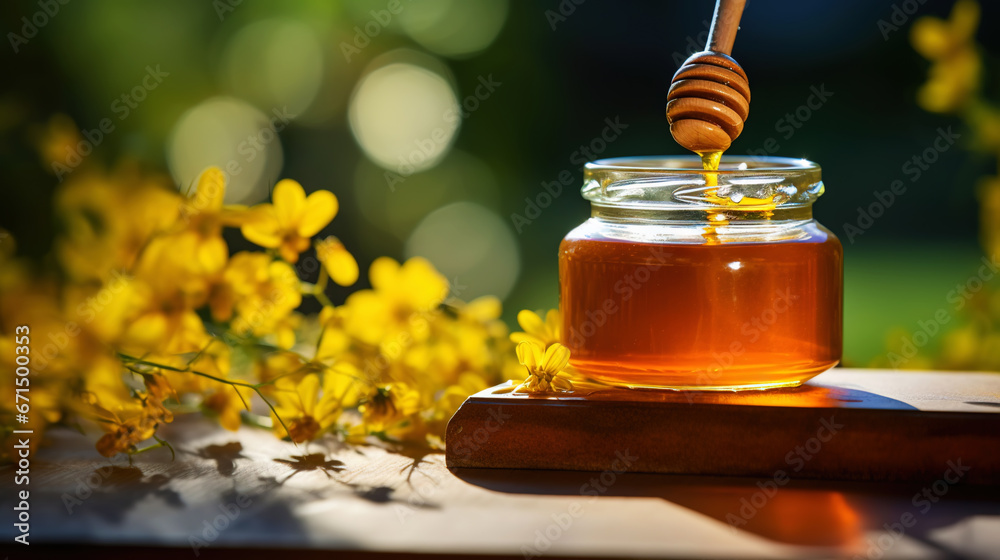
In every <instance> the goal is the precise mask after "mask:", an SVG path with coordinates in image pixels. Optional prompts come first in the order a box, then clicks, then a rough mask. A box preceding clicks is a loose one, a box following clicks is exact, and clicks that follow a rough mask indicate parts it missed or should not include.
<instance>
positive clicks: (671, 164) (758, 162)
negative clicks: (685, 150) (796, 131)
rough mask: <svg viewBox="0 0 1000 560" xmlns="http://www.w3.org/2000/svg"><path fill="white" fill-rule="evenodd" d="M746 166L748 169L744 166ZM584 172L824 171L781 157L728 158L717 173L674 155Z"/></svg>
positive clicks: (595, 164)
mask: <svg viewBox="0 0 1000 560" xmlns="http://www.w3.org/2000/svg"><path fill="white" fill-rule="evenodd" d="M741 165H745V167H741ZM584 169H586V170H590V171H602V170H606V171H646V172H652V173H655V172H660V173H681V174H683V173H691V174H695V175H701V174H704V173H720V174H727V173H745V172H747V171H776V172H781V171H785V172H790V173H801V172H803V171H816V172H820V171H821V168H820V166H819V164H817V163H816V162H814V161H810V160H808V159H805V158H790V157H779V156H738V155H724V156H722V159H721V161H720V162H719V169H718V170H717V171H710V172H709V171H705V170H704V168H702V163H701V158H700V157H698V156H694V155H680V156H677V155H674V156H627V157H616V158H604V159H598V160H594V161H590V162H587V163H586V165H584Z"/></svg>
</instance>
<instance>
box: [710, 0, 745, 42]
mask: <svg viewBox="0 0 1000 560" xmlns="http://www.w3.org/2000/svg"><path fill="white" fill-rule="evenodd" d="M746 3H747V0H719V1H718V2H716V3H715V15H714V16H712V27H711V29H709V31H708V45H707V46H706V47H705V50H709V51H715V52H718V53H722V54H732V53H733V43H734V42H736V32H737V31H739V29H740V18H741V17H742V16H743V7H744V6H746Z"/></svg>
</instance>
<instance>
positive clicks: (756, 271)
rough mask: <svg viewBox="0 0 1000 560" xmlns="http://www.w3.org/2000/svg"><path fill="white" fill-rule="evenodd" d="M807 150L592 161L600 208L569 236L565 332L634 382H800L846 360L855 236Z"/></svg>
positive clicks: (598, 368)
mask: <svg viewBox="0 0 1000 560" xmlns="http://www.w3.org/2000/svg"><path fill="white" fill-rule="evenodd" d="M823 190H824V187H823V182H822V180H821V178H820V167H819V166H818V165H816V164H815V163H813V162H811V161H807V160H803V159H789V158H776V157H765V158H761V157H752V158H751V157H747V158H742V157H738V156H727V157H723V159H722V163H721V164H720V166H719V170H718V171H715V172H709V171H705V170H703V169H702V164H701V160H700V159H699V158H696V157H693V156H692V157H668V158H659V157H656V158H653V157H651V158H616V159H604V160H599V161H595V162H591V163H588V164H587V165H586V166H585V171H584V186H583V190H582V192H583V197H584V198H586V199H588V200H590V203H591V209H592V213H591V218H590V219H588V220H587V221H586V222H584V223H583V224H581V225H580V226H579V227H577V228H576V229H574V230H573V231H571V232H570V233H569V234H568V235H567V236H566V238H565V239H563V241H562V244H561V245H560V248H559V283H560V308H561V310H562V317H563V334H562V338H563V342H564V344H565V345H566V346H567V347H569V349H570V351H571V353H572V357H571V359H570V363H571V364H572V365H573V366H574V367H575V368H576V369H577V370H578V371H579V372H580V373H582V374H583V375H585V376H587V377H590V378H593V379H596V380H599V381H603V382H605V383H611V384H614V385H622V386H628V387H653V388H669V389H688V390H736V389H765V388H772V387H791V386H796V385H800V384H801V383H803V382H804V381H806V380H807V379H809V378H811V377H813V376H815V375H818V374H820V373H822V372H824V371H826V370H828V369H829V368H831V367H833V366H835V365H836V364H837V363H838V362H839V361H840V355H841V346H842V328H843V325H842V321H843V319H842V315H843V313H842V309H843V248H842V246H841V244H840V241H839V240H838V239H837V238H836V236H834V234H833V233H832V232H831V231H830V230H828V229H826V228H825V227H823V226H822V225H820V224H819V223H817V222H816V221H815V220H814V219H813V217H812V204H813V202H814V201H815V200H816V198H817V197H819V196H820V195H821V194H823Z"/></svg>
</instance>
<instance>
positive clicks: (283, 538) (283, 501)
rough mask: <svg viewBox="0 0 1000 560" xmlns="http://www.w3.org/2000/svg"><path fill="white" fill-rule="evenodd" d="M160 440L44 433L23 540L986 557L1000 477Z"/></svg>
mask: <svg viewBox="0 0 1000 560" xmlns="http://www.w3.org/2000/svg"><path fill="white" fill-rule="evenodd" d="M997 401H998V402H1000V395H997ZM164 435H165V436H166V437H167V438H168V439H169V440H170V441H171V442H172V443H173V444H174V446H175V448H176V449H177V452H178V454H177V458H176V460H173V461H172V460H171V458H170V453H169V451H167V450H155V451H152V452H150V453H148V454H144V455H140V456H138V457H136V458H135V462H134V465H133V466H129V465H128V463H127V462H126V461H124V460H115V461H109V460H107V459H104V458H102V457H100V456H98V455H97V453H96V452H95V451H94V449H93V444H92V441H93V440H92V439H90V438H87V437H84V436H82V435H80V434H77V433H75V432H71V431H68V430H59V431H53V432H51V433H50V441H51V444H50V445H49V446H48V447H46V448H44V449H42V450H41V451H40V452H39V453H38V454H37V456H36V457H34V458H33V461H32V465H31V486H30V491H31V505H30V508H31V509H30V512H31V532H30V541H31V543H32V544H31V551H32V552H34V553H36V554H37V553H39V552H50V553H52V552H66V553H69V554H74V555H79V554H81V553H91V552H97V551H94V550H89V549H87V548H84V547H95V546H108V545H113V547H112V548H109V549H102V550H101V551H99V552H100V554H101V556H102V558H107V557H123V558H124V557H128V558H134V557H137V556H138V557H148V558H159V557H163V558H166V557H170V558H178V557H188V555H190V556H191V557H195V556H196V554H195V552H197V556H198V557H205V556H207V557H216V556H226V555H238V556H240V557H241V558H244V559H246V558H264V557H268V558H274V557H276V556H280V554H282V553H284V554H286V555H287V554H289V553H288V552H285V551H287V550H289V549H294V552H292V553H294V554H296V557H297V558H314V557H315V558H319V557H323V558H344V557H353V556H356V555H363V556H371V557H440V556H444V555H459V556H467V557H473V556H480V555H501V556H509V557H512V558H523V557H526V556H528V557H532V556H543V555H544V556H573V557H598V558H605V557H606V558H613V557H624V556H634V557H670V558H686V557H698V558H700V557H724V558H759V557H768V558H804V557H808V558H826V557H851V558H855V557H861V558H872V559H877V558H942V557H956V556H957V557H970V558H991V557H1000V488H997V487H994V486H981V485H980V486H968V485H963V484H961V483H958V484H951V483H949V482H947V481H946V478H948V473H947V472H946V467H943V468H942V472H941V475H940V477H937V478H936V479H929V480H927V481H925V482H923V483H905V484H902V483H898V484H885V483H861V482H823V481H815V480H802V479H796V478H795V477H794V476H793V477H792V478H791V479H790V480H788V481H786V482H783V483H782V484H780V485H775V484H772V482H773V481H771V480H769V479H764V478H735V477H728V478H724V477H698V476H688V475H684V476H680V475H665V474H639V473H630V472H624V473H619V474H615V473H614V472H612V471H610V470H609V471H607V472H605V473H594V472H575V471H544V470H491V469H456V470H454V471H451V470H448V469H447V468H446V467H445V461H444V455H442V454H430V455H426V456H423V457H408V456H404V455H400V454H396V453H390V452H388V451H386V450H384V449H382V448H379V447H348V446H343V445H341V444H339V443H336V442H326V443H314V444H311V445H309V446H298V447H296V446H293V445H292V444H290V443H286V442H281V441H278V440H276V439H275V438H274V437H273V436H272V435H271V434H270V433H267V432H264V431H260V430H254V429H250V428H244V429H242V430H241V431H239V432H237V433H233V432H226V431H224V430H221V429H219V428H217V427H215V426H214V425H213V424H212V423H210V422H208V421H207V420H204V419H201V418H196V417H187V418H179V419H178V420H177V421H176V422H175V423H174V424H173V425H171V426H169V427H168V429H167V430H165V432H164ZM997 452H998V453H1000V450H997ZM614 459H615V458H614V457H609V465H610V464H611V463H612V462H613V461H614ZM609 468H610V467H609ZM2 470H3V473H2V476H0V480H2V481H3V482H2V484H0V486H2V489H0V509H2V510H3V511H4V512H6V513H5V515H6V516H7V517H6V519H7V521H6V522H4V523H3V524H2V527H3V529H2V531H3V538H4V551H3V553H2V554H4V555H7V556H8V557H9V558H11V559H14V558H28V557H33V555H31V554H28V547H23V546H21V545H13V544H11V543H12V539H13V536H14V535H15V530H14V529H13V527H12V524H11V521H10V520H11V519H12V517H13V516H12V513H11V512H12V508H13V506H14V503H15V502H14V498H15V487H14V486H13V479H14V476H13V471H14V468H12V467H4V468H3V469H2ZM624 470H627V469H624ZM922 493H925V494H926V496H927V497H924V496H923V495H922ZM213 524H214V525H215V527H212V525H213ZM161 547H167V548H161ZM196 549H197V550H196ZM330 551H337V552H336V553H335V554H331V552H330ZM87 556H89V554H85V555H84V557H87Z"/></svg>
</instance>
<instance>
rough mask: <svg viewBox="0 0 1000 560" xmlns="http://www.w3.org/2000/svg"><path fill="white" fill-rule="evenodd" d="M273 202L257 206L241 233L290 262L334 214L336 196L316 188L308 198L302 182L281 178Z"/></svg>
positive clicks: (296, 259)
mask: <svg viewBox="0 0 1000 560" xmlns="http://www.w3.org/2000/svg"><path fill="white" fill-rule="evenodd" d="M272 198H273V201H274V202H273V204H267V203H265V204H261V205H259V206H257V207H256V210H257V214H256V218H255V219H253V220H251V221H250V222H248V223H246V224H244V225H243V227H242V228H241V231H242V232H243V236H244V237H246V238H247V239H249V240H250V241H252V242H253V243H256V244H257V245H260V246H261V247H267V248H269V249H278V252H279V253H280V254H281V258H283V259H285V260H286V261H288V262H290V263H294V262H296V261H298V260H299V254H301V253H302V252H303V251H305V250H306V249H308V248H309V239H310V238H311V237H312V236H314V235H316V234H317V233H319V232H320V230H322V229H323V228H324V227H326V225H327V224H329V223H330V221H332V220H333V218H334V216H336V215H337V209H338V203H337V197H335V196H334V195H333V193H331V192H329V191H323V190H319V191H316V192H314V193H312V194H310V195H309V196H308V197H306V192H305V190H304V189H303V188H302V185H300V184H298V183H297V182H295V181H293V180H291V179H283V180H281V181H279V182H278V184H277V185H275V187H274V193H273V195H272Z"/></svg>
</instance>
